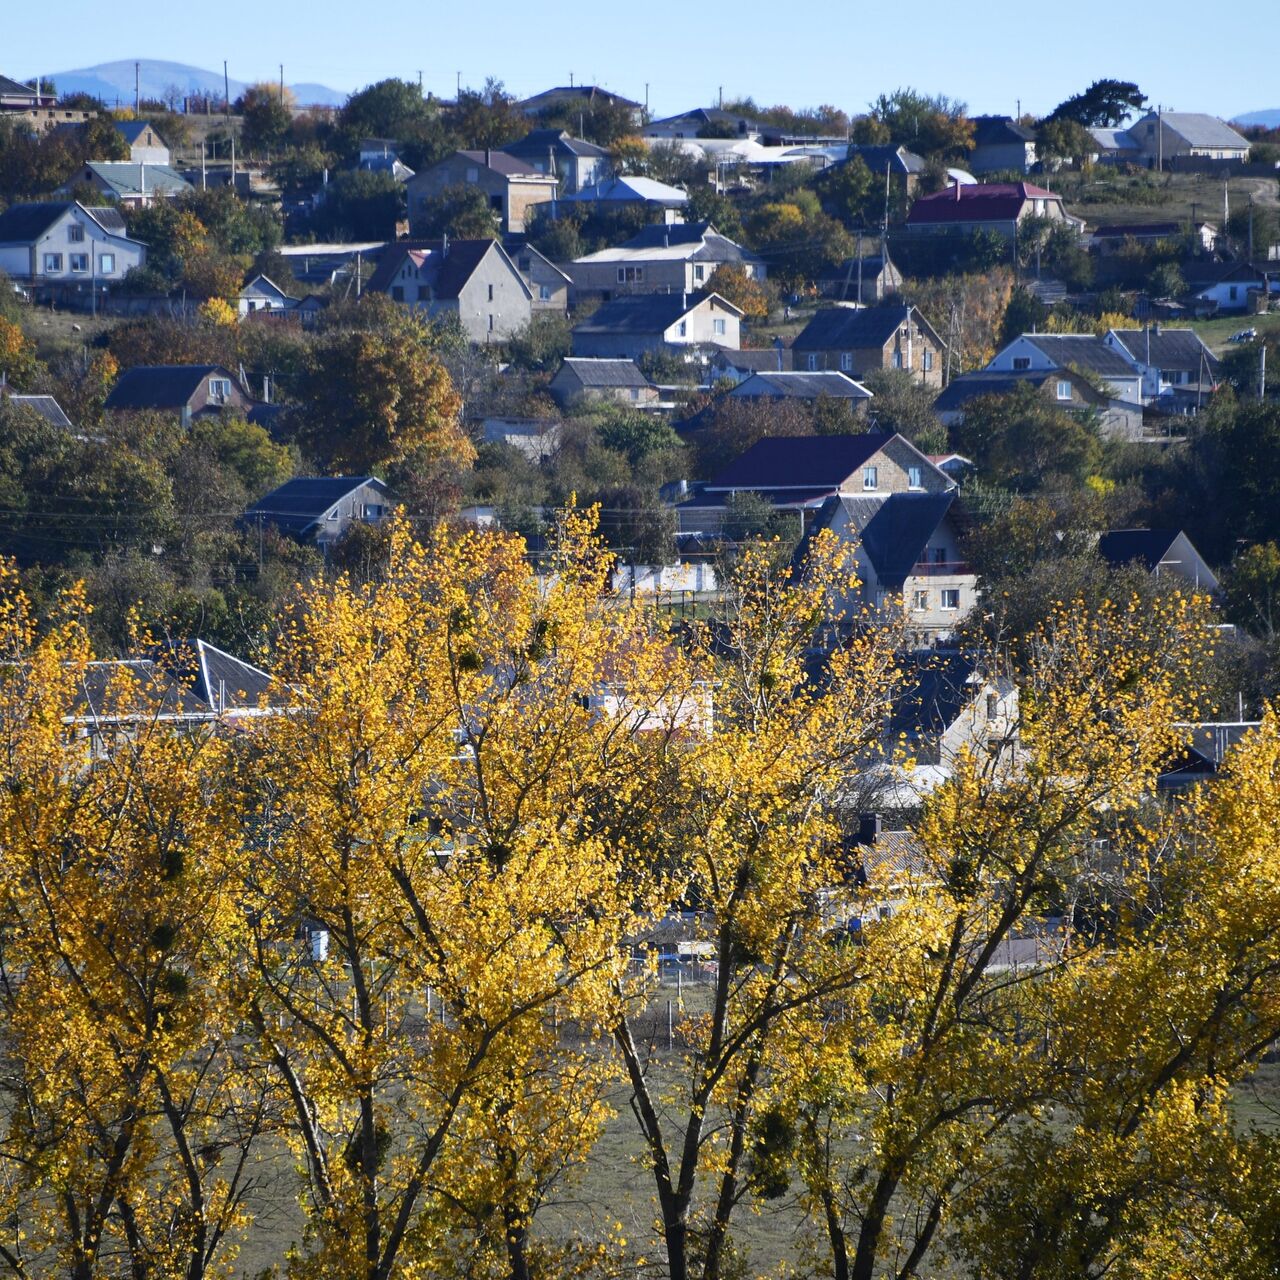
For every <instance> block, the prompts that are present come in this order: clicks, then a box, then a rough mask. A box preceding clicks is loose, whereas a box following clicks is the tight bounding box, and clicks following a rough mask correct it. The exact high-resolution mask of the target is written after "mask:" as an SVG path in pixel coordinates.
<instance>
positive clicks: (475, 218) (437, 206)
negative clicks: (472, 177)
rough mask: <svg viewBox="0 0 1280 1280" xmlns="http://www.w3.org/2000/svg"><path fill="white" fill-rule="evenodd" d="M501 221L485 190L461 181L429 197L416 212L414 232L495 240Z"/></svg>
mask: <svg viewBox="0 0 1280 1280" xmlns="http://www.w3.org/2000/svg"><path fill="white" fill-rule="evenodd" d="M500 225H501V224H500V220H499V218H498V214H497V213H496V211H495V210H494V209H493V208H492V206H491V205H490V204H489V199H488V197H487V196H486V195H485V193H484V192H483V191H481V190H480V188H479V187H471V186H468V185H467V184H466V183H462V182H460V183H458V184H457V185H456V186H452V187H446V188H445V189H444V190H443V191H441V192H440V194H439V195H435V196H430V197H428V198H427V199H426V200H424V201H423V202H422V203H421V204H420V205H419V206H418V209H417V211H416V213H415V215H414V230H415V232H421V234H423V235H424V236H442V235H448V236H453V237H454V238H455V239H458V240H496V239H497V238H498V233H499V230H500Z"/></svg>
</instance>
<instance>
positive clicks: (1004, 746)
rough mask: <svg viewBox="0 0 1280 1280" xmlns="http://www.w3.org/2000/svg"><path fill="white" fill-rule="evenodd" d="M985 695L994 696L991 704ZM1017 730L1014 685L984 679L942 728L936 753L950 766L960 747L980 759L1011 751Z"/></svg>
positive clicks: (958, 753) (1016, 698)
mask: <svg viewBox="0 0 1280 1280" xmlns="http://www.w3.org/2000/svg"><path fill="white" fill-rule="evenodd" d="M988 699H994V700H995V701H994V705H989V704H988ZM991 713H994V714H991ZM1017 733H1018V691H1017V689H1016V688H1012V687H1003V688H1002V687H1001V686H1000V685H997V684H995V683H994V682H992V681H986V682H984V683H982V684H979V685H975V686H974V697H973V698H972V699H971V700H970V702H969V704H968V706H966V707H965V709H964V710H963V711H962V712H961V713H960V715H959V716H958V717H957V718H956V720H955V721H954V722H953V723H952V724H949V725H948V726H947V727H946V729H945V730H944V731H943V734H942V737H941V739H940V741H939V743H938V756H939V759H940V761H941V763H942V764H943V765H945V766H947V767H948V768H952V769H954V768H955V766H956V763H957V761H958V760H959V757H960V753H961V752H962V751H969V752H972V753H973V754H974V755H977V756H978V757H979V758H980V759H986V758H989V757H990V756H992V755H995V754H997V753H1000V754H1009V753H1013V752H1016V751H1017Z"/></svg>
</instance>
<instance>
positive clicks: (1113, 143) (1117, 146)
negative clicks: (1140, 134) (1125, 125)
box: [1089, 125, 1140, 151]
mask: <svg viewBox="0 0 1280 1280" xmlns="http://www.w3.org/2000/svg"><path fill="white" fill-rule="evenodd" d="M1089 133H1090V135H1091V136H1092V137H1093V140H1094V142H1096V143H1097V144H1098V146H1099V148H1100V149H1101V150H1102V151H1138V150H1139V149H1140V148H1139V147H1138V144H1137V142H1136V141H1135V140H1134V139H1133V138H1132V137H1131V136H1130V134H1129V130H1128V129H1106V128H1103V127H1102V126H1100V125H1095V126H1093V127H1091V128H1090V129H1089Z"/></svg>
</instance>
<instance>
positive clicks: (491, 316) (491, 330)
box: [489, 311, 493, 333]
mask: <svg viewBox="0 0 1280 1280" xmlns="http://www.w3.org/2000/svg"><path fill="white" fill-rule="evenodd" d="M489 332H490V333H492V332H493V312H492V311H490V312H489Z"/></svg>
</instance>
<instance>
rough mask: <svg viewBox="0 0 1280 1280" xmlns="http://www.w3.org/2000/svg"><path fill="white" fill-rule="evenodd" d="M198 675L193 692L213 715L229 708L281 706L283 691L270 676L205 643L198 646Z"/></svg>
mask: <svg viewBox="0 0 1280 1280" xmlns="http://www.w3.org/2000/svg"><path fill="white" fill-rule="evenodd" d="M195 658H196V663H197V675H196V679H195V683H194V684H193V685H192V689H193V692H194V693H195V694H196V695H197V696H198V697H200V698H202V699H203V700H204V701H205V702H206V703H208V704H209V706H210V707H211V708H212V709H213V710H214V711H226V710H227V709H228V708H244V707H256V706H259V705H261V704H262V703H263V701H264V700H265V701H266V702H278V701H279V698H278V697H273V696H272V695H273V693H274V694H277V695H278V694H280V693H281V692H282V691H283V686H281V685H280V684H279V683H278V682H277V681H276V680H275V679H274V678H273V677H272V676H271V675H270V674H269V673H268V672H266V671H263V670H262V668H261V667H255V666H253V665H252V664H251V663H248V662H245V661H244V660H243V659H241V658H237V657H234V656H233V655H232V654H229V653H226V652H225V651H224V650H222V649H217V648H215V647H214V646H213V645H211V644H208V643H207V642H205V641H204V640H197V641H196V643H195Z"/></svg>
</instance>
